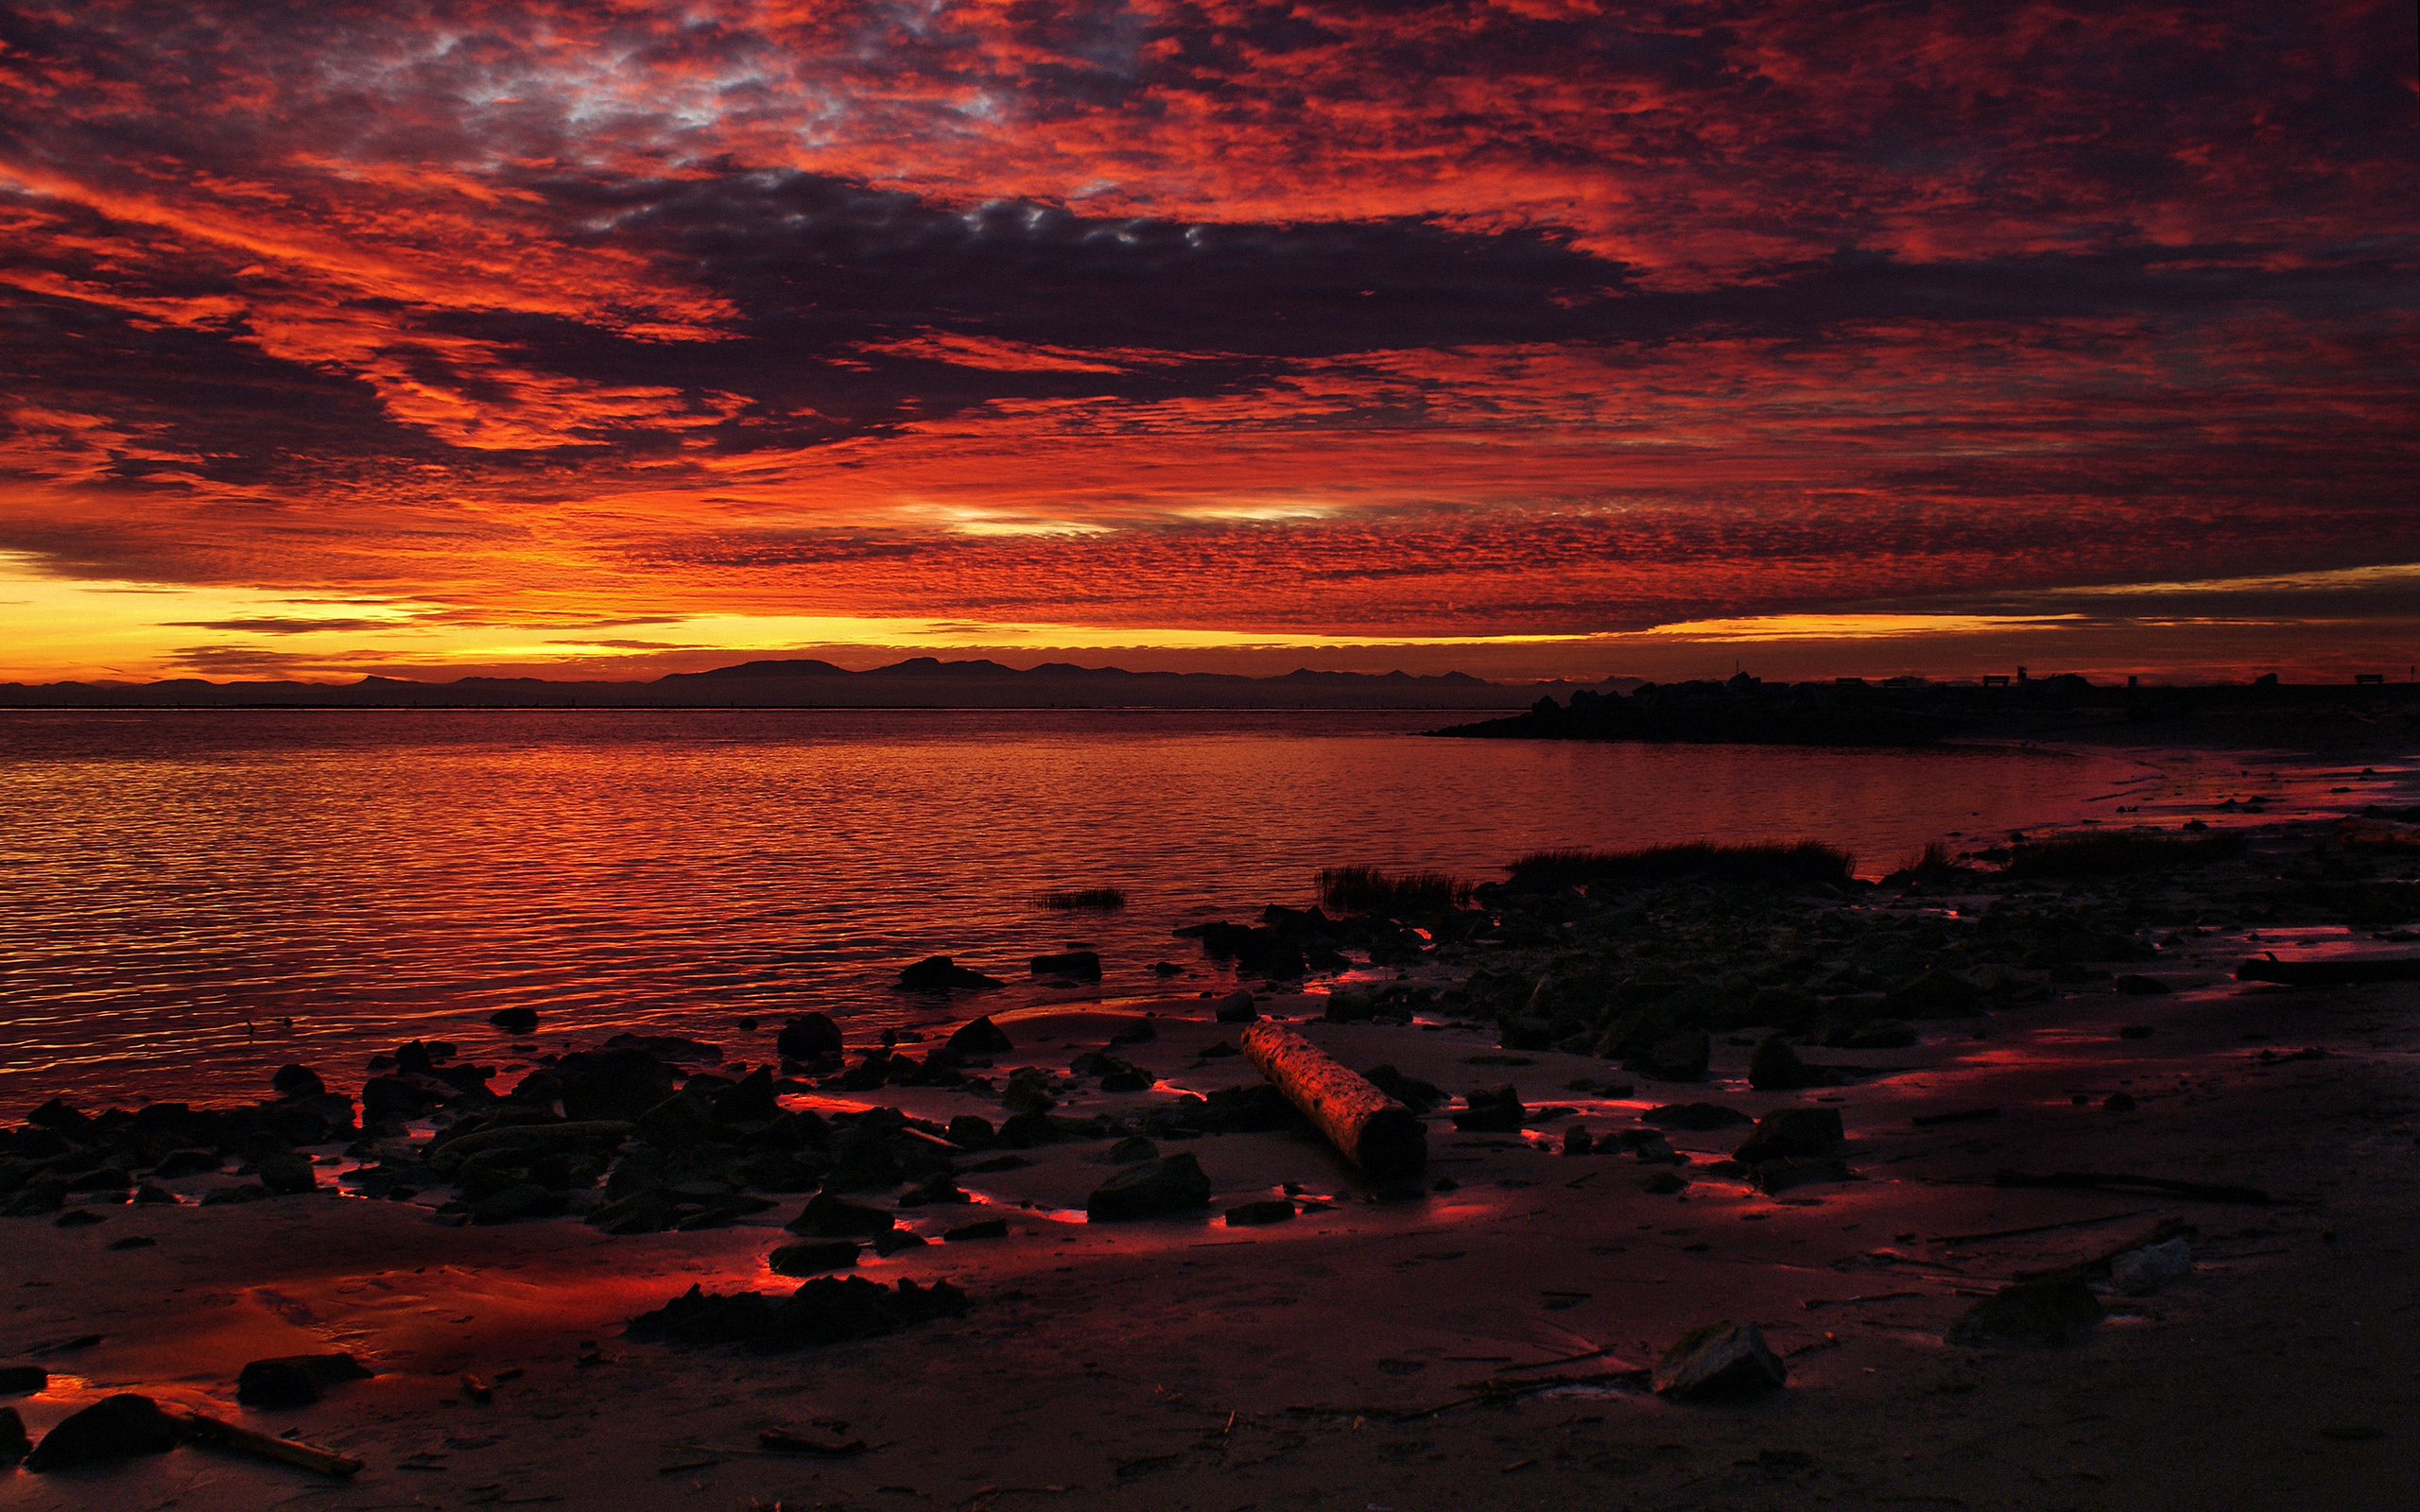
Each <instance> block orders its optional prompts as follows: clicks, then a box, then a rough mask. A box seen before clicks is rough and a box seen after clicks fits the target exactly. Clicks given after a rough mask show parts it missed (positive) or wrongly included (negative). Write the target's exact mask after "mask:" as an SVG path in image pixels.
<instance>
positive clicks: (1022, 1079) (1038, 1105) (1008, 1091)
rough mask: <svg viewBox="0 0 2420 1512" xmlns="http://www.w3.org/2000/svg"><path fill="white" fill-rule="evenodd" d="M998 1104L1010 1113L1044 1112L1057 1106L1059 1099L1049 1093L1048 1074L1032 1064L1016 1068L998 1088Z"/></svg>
mask: <svg viewBox="0 0 2420 1512" xmlns="http://www.w3.org/2000/svg"><path fill="white" fill-rule="evenodd" d="M1000 1106H1001V1107H1002V1108H1007V1109H1008V1110H1009V1111H1010V1112H1011V1113H1046V1112H1048V1111H1050V1110H1051V1109H1052V1108H1056V1107H1058V1106H1059V1100H1058V1099H1057V1098H1055V1097H1053V1096H1051V1095H1050V1074H1049V1073H1048V1072H1046V1071H1043V1070H1041V1069H1040V1068H1039V1067H1034V1066H1023V1067H1020V1068H1018V1069H1017V1070H1016V1071H1015V1072H1013V1073H1011V1074H1010V1076H1009V1084H1008V1085H1007V1086H1006V1087H1003V1088H1001V1089H1000Z"/></svg>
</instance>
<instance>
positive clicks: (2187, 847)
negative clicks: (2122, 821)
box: [2008, 830, 2250, 879]
mask: <svg viewBox="0 0 2420 1512" xmlns="http://www.w3.org/2000/svg"><path fill="white" fill-rule="evenodd" d="M2249 843H2250V842H2248V841H2246V840H2245V839H2244V838H2243V836H2241V835H2239V834H2204V835H2193V836H2186V835H2178V834H2162V833H2158V832H2156V831H2152V830H2114V831H2111V832H2109V833H2105V834H2062V835H2057V836H2054V837H2052V838H2050V839H2048V840H2030V841H2027V842H2026V843H2025V844H2023V845H2019V846H2017V847H2015V848H2014V850H2012V851H2010V853H2009V858H2008V874H2009V875H2010V876H2012V877H2058V878H2065V879H2075V878H2085V877H2124V876H2131V875H2133V874H2134V873H2135V872H2138V871H2153V870H2159V869H2162V868H2171V867H2198V866H2204V865H2207V864H2208V863H2210V862H2213V861H2221V860H2224V859H2225V858H2227V857H2229V856H2239V855H2241V854H2243V852H2244V850H2245V848H2246V847H2247V846H2248V845H2249Z"/></svg>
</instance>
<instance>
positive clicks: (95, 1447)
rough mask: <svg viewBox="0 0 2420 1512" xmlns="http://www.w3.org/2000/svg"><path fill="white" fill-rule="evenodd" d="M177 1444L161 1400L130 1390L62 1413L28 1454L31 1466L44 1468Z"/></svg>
mask: <svg viewBox="0 0 2420 1512" xmlns="http://www.w3.org/2000/svg"><path fill="white" fill-rule="evenodd" d="M176 1447H177V1431H176V1429H175V1427H174V1426H173V1425H171V1424H170V1423H169V1421H168V1418H167V1415H166V1414H164V1413H163V1412H162V1411H161V1410H160V1404H159V1403H158V1402H156V1401H153V1400H151V1399H150V1398H148V1397H138V1396H136V1395H134V1394H133V1393H132V1392H127V1393H124V1394H122V1395H119V1396H115V1397H104V1398H102V1399H101V1400H98V1401H96V1402H95V1403H93V1404H92V1405H91V1406H89V1407H87V1408H85V1409H84V1410H83V1411H82V1412H79V1413H78V1414H76V1415H75V1416H74V1417H68V1418H65V1419H62V1420H61V1422H60V1423H59V1424H58V1426H56V1427H54V1428H53V1429H51V1431H50V1432H49V1433H46V1434H44V1435H42V1442H41V1444H39V1445H38V1446H36V1447H35V1449H34V1452H32V1453H31V1454H28V1455H27V1456H26V1469H29V1470H32V1471H34V1472H35V1473H37V1474H42V1473H45V1472H47V1471H50V1470H59V1469H67V1468H68V1467H69V1466H71V1465H90V1464H93V1463H95V1462H96V1461H100V1460H112V1459H129V1458H131V1457H133V1456H134V1455H137V1454H163V1453H165V1452H168V1451H169V1450H171V1449H174V1448H176Z"/></svg>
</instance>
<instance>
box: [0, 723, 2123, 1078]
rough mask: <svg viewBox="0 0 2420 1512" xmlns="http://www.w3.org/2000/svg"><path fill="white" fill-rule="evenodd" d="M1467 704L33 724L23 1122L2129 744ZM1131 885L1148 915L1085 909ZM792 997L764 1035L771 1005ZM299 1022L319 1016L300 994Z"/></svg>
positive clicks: (1162, 922) (691, 1021)
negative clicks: (1936, 740)
mask: <svg viewBox="0 0 2420 1512" xmlns="http://www.w3.org/2000/svg"><path fill="white" fill-rule="evenodd" d="M1449 717H1467V716H1441V715H1438V714H1434V713H1165V712H1132V713H1119V712H1109V713H1104V712H1097V711H1084V712H1073V711H1070V712H1051V711H1035V712H988V711H987V712H978V713H944V712H913V711H908V712H901V711H877V712H865V711H787V710H772V711H761V710H746V711H740V710H733V711H724V710H695V711H668V712H666V711H604V710H599V711H561V712H552V711H550V712H529V711H475V712H418V711H413V712H405V711H260V712H221V711H213V712H114V713H39V712H35V713H6V714H0V1116H7V1117H10V1118H15V1117H21V1116H23V1113H24V1110H25V1109H26V1108H28V1107H30V1106H31V1105H32V1104H33V1103H35V1102H38V1101H40V1100H41V1099H42V1098H43V1097H45V1096H48V1095H50V1094H52V1093H54V1092H60V1091H64V1092H68V1093H70V1094H71V1095H72V1096H74V1097H75V1098H77V1099H78V1100H80V1101H83V1102H86V1103H89V1104H106V1103H109V1102H112V1101H114V1102H120V1103H125V1104H128V1105H132V1104H134V1103H136V1102H141V1101H150V1100H155V1099H160V1098H168V1097H179V1098H188V1099H194V1100H201V1099H207V1098H212V1097H231V1096H237V1095H241V1096H248V1097H249V1096H255V1095H266V1081H267V1077H268V1073H269V1072H270V1071H271V1070H273V1069H274V1068H275V1067H276V1066H278V1065H279V1064H281V1063H283V1062H285V1061H287V1060H302V1061H304V1062H306V1063H311V1064H315V1065H317V1066H319V1067H320V1069H321V1070H322V1071H323V1072H327V1073H330V1074H331V1076H332V1079H334V1080H337V1081H338V1082H339V1083H340V1084H350V1083H351V1082H352V1081H353V1080H354V1077H355V1076H356V1075H357V1074H358V1072H359V1068H360V1065H361V1061H362V1058H363V1057H366V1056H368V1055H369V1054H370V1053H372V1051H373V1050H376V1049H383V1048H388V1047H391V1046H392V1045H393V1044H394V1043H396V1042H397V1041H398V1040H402V1039H407V1038H411V1037H414V1036H424V1037H431V1038H442V1039H447V1040H454V1041H455V1042H457V1043H458V1044H459V1045H461V1046H462V1048H463V1050H464V1051H465V1052H466V1053H468V1054H471V1055H474V1056H476V1057H478V1058H480V1059H482V1060H487V1059H490V1058H493V1059H495V1060H497V1061H499V1062H507V1063H509V1062H510V1061H511V1060H513V1059H514V1058H516V1057H514V1056H513V1055H512V1053H511V1052H510V1048H509V1046H510V1037H507V1036H503V1035H500V1034H499V1033H498V1032H497V1031H495V1030H494V1029H493V1028H491V1027H489V1025H488V1024H487V1023H486V1022H485V1021H486V1017H487V1015H488V1014H490V1013H492V1012H493V1011H495V1010H496V1009H498V1008H500V1007H504V1006H507V1005H527V1006H529V1007H533V1008H535V1009H537V1010H538V1012H539V1014H540V1016H541V1022H540V1027H539V1030H538V1032H537V1034H535V1035H533V1036H530V1037H528V1038H527V1039H525V1040H521V1041H520V1042H521V1043H524V1044H529V1043H538V1044H542V1045H544V1046H545V1047H546V1048H549V1049H560V1048H561V1047H562V1045H563V1044H564V1043H566V1042H576V1041H580V1042H585V1041H594V1040H597V1039H601V1038H603V1037H604V1036H606V1035H608V1034H611V1033H613V1032H614V1031H615V1030H618V1029H625V1028H628V1029H637V1030H640V1031H642V1032H648V1033H682V1034H687V1035H692V1036H695V1037H698V1038H701V1039H706V1040H716V1041H719V1042H722V1043H724V1044H726V1045H727V1047H728V1053H729V1054H730V1055H732V1056H733V1057H736V1058H746V1059H762V1058H765V1057H766V1056H767V1055H768V1054H769V1036H770V1031H771V1030H772V1029H773V1028H774V1027H776V1026H777V1025H778V1023H779V1016H780V1015H782V1014H784V1013H788V1012H798V1011H802V1010H804V1009H808V1008H814V1009H820V1010H821V1011H824V1012H827V1013H830V1014H832V1015H833V1016H834V1017H836V1018H838V1019H840V1020H842V1021H843V1022H844V1024H848V1025H851V1026H853V1027H865V1028H872V1027H878V1026H885V1025H902V1026H906V1025H913V1024H917V1023H923V1022H935V1021H938V1020H941V1019H942V1018H944V1017H945V1016H946V1010H942V1009H937V1008H935V1006H934V1005H931V1004H930V1003H928V1002H925V1001H923V1000H918V999H915V998H911V997H909V996H908V995H906V994H901V993H898V992H895V991H893V990H891V989H890V986H889V984H890V980H891V978H892V976H893V975H894V974H895V973H896V971H898V969H899V967H900V966H901V965H903V964H905V963H907V962H909V961H913V960H915V959H917V958H919V957H921V956H924V955H927V954H949V955H953V956H956V957H958V958H959V960H960V961H962V962H964V963H966V964H969V965H973V966H977V967H979V968H983V969H985V970H989V971H992V972H993V973H994V974H995V975H1000V976H1005V977H1009V978H1011V980H1012V981H1016V982H1018V983H1019V985H1018V986H1017V987H1015V988H1011V989H1010V990H1008V991H1005V992H1002V993H997V994H990V995H987V996H988V997H989V998H990V999H991V1005H994V1006H1006V1005H1011V1004H1021V1003H1024V1002H1028V1001H1031V1000H1032V999H1034V998H1035V997H1036V996H1046V995H1048V989H1046V988H1037V987H1033V986H1029V985H1025V984H1024V983H1023V978H1025V976H1026V972H1025V971H1024V965H1025V958H1026V957H1028V956H1029V955H1031V954H1036V953H1039V952H1042V951H1046V950H1056V949H1059V948H1061V947H1062V946H1063V945H1064V944H1067V943H1070V942H1074V941H1083V942H1086V943H1088V944H1091V945H1094V946H1096V947H1098V949H1099V950H1100V952H1101V954H1102V956H1103V958H1104V961H1105V963H1106V966H1107V971H1108V975H1107V979H1106V982H1105V986H1106V987H1107V988H1109V989H1110V990H1112V991H1117V990H1121V989H1122V990H1129V991H1135V992H1140V991H1144V990H1146V989H1149V988H1153V987H1155V986H1156V984H1157V978H1155V977H1153V976H1152V975H1151V974H1150V971H1149V968H1150V964H1151V963H1152V962H1153V961H1156V960H1160V959H1167V960H1171V961H1175V962H1178V963H1179V964H1182V965H1184V966H1185V967H1186V968H1187V969H1188V971H1195V972H1198V973H1200V974H1199V975H1197V976H1191V977H1178V978H1176V979H1175V980H1174V982H1173V984H1172V986H1173V988H1175V989H1177V990H1183V991H1198V990H1201V989H1203V988H1210V987H1213V986H1219V985H1220V982H1219V978H1218V977H1217V976H1216V975H1215V969H1214V968H1213V967H1212V966H1211V965H1210V963H1208V962H1206V961H1204V960H1203V959H1202V958H1201V954H1200V952H1199V950H1198V949H1197V948H1196V947H1195V946H1194V945H1193V944H1192V942H1190V941H1187V940H1182V939H1176V938H1172V937H1170V936H1169V933H1168V932H1169V930H1170V929H1171V928H1172V927H1174V926H1176V925H1178V924H1183V923H1186V922H1194V921H1198V920H1200V919H1203V918H1211V917H1218V916H1219V915H1222V914H1223V915H1231V916H1234V917H1236V918H1239V919H1240V918H1243V917H1246V916H1247V915H1248V914H1251V913H1256V912H1257V910H1258V909H1259V907H1260V905H1261V904H1263V903H1265V902H1286V903H1289V904H1298V905H1299V904H1303V903H1307V902H1311V901H1312V896H1313V883H1312V879H1313V876H1314V874H1315V873H1316V872H1317V871H1318V870H1319V868H1322V867H1323V866H1331V865H1336V864H1339V863H1353V862H1360V863H1370V864H1374V865H1377V866H1382V867H1440V868H1448V869H1452V870H1455V871H1458V872H1460V873H1461V874H1463V875H1466V876H1470V877H1473V878H1475V879H1483V878H1486V877H1490V876H1497V875H1500V874H1501V868H1502V865H1503V863H1505V862H1506V861H1508V860H1510V859H1512V858H1513V856H1515V855H1517V854H1520V853H1521V852H1523V851H1530V850H1534V849H1538V848H1541V847H1547V846H1569V845H1607V846H1612V845H1619V846H1631V845H1640V844H1652V843H1659V842H1665V841H1674V840H1686V839H1696V838H1710V839H1717V840H1751V839H1764V838H1798V837H1802V836H1806V837H1813V838H1816V839H1822V840H1826V841H1831V842H1834V843H1837V844H1841V845H1844V846H1847V847H1848V848H1850V849H1851V850H1852V851H1855V852H1857V854H1858V857H1859V858H1860V860H1859V865H1860V869H1861V870H1864V871H1866V872H1868V873H1874V872H1878V871H1880V870H1883V869H1886V868H1889V867H1890V866H1892V865H1894V864H1896V863H1897V862H1898V861H1899V860H1900V859H1901V858H1903V857H1905V856H1907V855H1908V854H1910V853H1911V852H1913V851H1916V850H1917V849H1918V848H1919V847H1921V846H1922V845H1923V844H1924V843H1925V842H1926V841H1927V840H1929V839H1933V838H1936V837H1939V836H1942V835H1944V834H1946V833H1950V832H1953V831H1960V832H1965V833H1967V834H1969V835H1977V836H1979V835H1985V834H1993V833H1998V832H2001V831H2005V830H2007V829H2010V828H2012V827H2017V826H2030V825H2034V824H2041V823H2046V822H2051V821H2055V820H2059V819H2063V818H2066V817H2069V816H2074V815H2076V814H2078V813H2079V812H2081V805H2082V802H2083V799H2086V798H2088V797H2094V796H2099V795H2103V794H2106V793H2107V792H2109V791H2110V790H2111V789H2112V788H2113V787H2115V786H2119V785H2122V784H2124V783H2126V782H2129V781H2130V780H2132V777H2133V775H2134V773H2135V768H2133V767H2131V766H2130V765H2128V764H2126V763H2124V762H2122V761H2120V760H2118V759H2115V758H2098V757H2074V756H2063V755H2053V754H2048V753H2043V752H2028V751H2011V750H1998V749H1956V748H1952V749H1943V750H1933V751H1889V750H1856V751H1848V750H1827V749H1791V748H1773V747H1708V746H1675V747H1654V746H1635V745H1571V744H1529V743H1518V742H1507V741H1453V740H1430V739H1423V738H1420V737H1418V736H1417V735H1416V734H1415V733H1413V732H1414V731H1417V730H1422V729H1426V728H1430V727H1432V726H1434V725H1437V724H1440V723H1443V722H1447V721H1448V718H1449ZM1077 886H1116V887H1120V888H1123V889H1124V890H1125V892H1126V894H1127V897H1128V900H1129V902H1128V906H1127V907H1126V908H1125V909H1124V910H1123V911H1122V912H1120V913H1115V914H1106V915H1103V914H1054V913H1049V912H1046V911H1045V910H1043V909H1041V908H1040V907H1038V906H1037V905H1036V902H1035V900H1036V898H1037V895H1039V894H1040V893H1042V892H1043V891H1045V890H1046V889H1049V888H1055V887H1077ZM751 1014H752V1015H757V1016H761V1017H763V1018H765V1019H766V1021H767V1022H766V1024H765V1027H764V1029H763V1031H761V1032H760V1033H758V1034H755V1035H750V1034H745V1033H742V1032H741V1031H740V1030H738V1029H737V1028H736V1026H735V1020H736V1019H738V1018H739V1017H741V1016H743V1015H751ZM289 1020H290V1021H291V1022H286V1021H289Z"/></svg>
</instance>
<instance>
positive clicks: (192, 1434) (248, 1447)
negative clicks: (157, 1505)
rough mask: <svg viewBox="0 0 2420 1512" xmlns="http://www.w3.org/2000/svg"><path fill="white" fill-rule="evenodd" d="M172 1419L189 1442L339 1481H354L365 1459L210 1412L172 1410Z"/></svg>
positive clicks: (170, 1419)
mask: <svg viewBox="0 0 2420 1512" xmlns="http://www.w3.org/2000/svg"><path fill="white" fill-rule="evenodd" d="M167 1417H168V1421H169V1422H170V1424H171V1425H172V1426H173V1427H174V1428H175V1430H176V1434H177V1436H178V1437H180V1438H182V1439H184V1440H185V1441H186V1442H188V1443H194V1444H205V1445H208V1446H210V1447H211V1448H214V1449H230V1450H233V1451H235V1452H238V1453H243V1454H258V1455H260V1456H261V1457H263V1458H264V1459H273V1460H279V1461H282V1462H284V1463H285V1464H288V1465H295V1466H300V1467H301V1468H302V1469H306V1470H312V1471H316V1472H317V1473H319V1474H321V1475H328V1476H333V1477H335V1478H336V1479H337V1480H351V1479H352V1478H353V1477H354V1475H355V1474H357V1473H359V1472H360V1469H361V1461H359V1460H357V1459H354V1458H353V1457H352V1456H351V1455H348V1454H339V1453H337V1452H335V1451H334V1450H326V1449H320V1448H319V1447H317V1446H315V1445H311V1444H305V1443H302V1442H301V1441H299V1440H297V1439H292V1438H272V1437H270V1436H269V1435H267V1434H261V1433H254V1432H253V1431H252V1430H251V1429H249V1428H245V1427H243V1426H241V1425H239V1424H236V1423H231V1422H228V1421H225V1420H224V1419H222V1418H217V1417H211V1416H210V1415H209V1414H207V1413H199V1412H172V1413H170V1414H168V1415H167Z"/></svg>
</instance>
